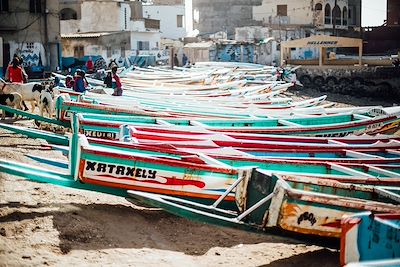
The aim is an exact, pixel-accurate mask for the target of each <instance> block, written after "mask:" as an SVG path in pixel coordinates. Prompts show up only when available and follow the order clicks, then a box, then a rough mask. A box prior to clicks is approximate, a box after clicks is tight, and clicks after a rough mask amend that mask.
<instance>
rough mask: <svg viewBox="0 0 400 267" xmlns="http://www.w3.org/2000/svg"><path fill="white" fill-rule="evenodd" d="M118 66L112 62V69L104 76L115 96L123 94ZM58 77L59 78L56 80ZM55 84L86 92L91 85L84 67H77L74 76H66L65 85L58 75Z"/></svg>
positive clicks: (105, 82)
mask: <svg viewBox="0 0 400 267" xmlns="http://www.w3.org/2000/svg"><path fill="white" fill-rule="evenodd" d="M117 71H118V66H117V65H116V64H115V63H111V64H110V71H108V72H107V75H106V77H105V78H104V84H105V86H106V87H108V88H113V89H114V93H113V94H112V95H113V96H122V84H121V79H120V77H119V76H118V74H117ZM56 79H57V80H56ZM55 84H56V85H57V86H60V87H64V86H65V87H67V88H71V89H73V90H74V91H75V92H79V93H82V92H85V91H86V90H87V88H88V86H89V83H88V81H87V79H86V72H85V70H82V69H77V70H76V71H75V74H74V76H72V75H67V76H66V78H65V85H64V84H62V83H61V82H60V80H59V78H58V77H56V78H55Z"/></svg>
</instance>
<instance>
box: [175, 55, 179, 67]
mask: <svg viewBox="0 0 400 267" xmlns="http://www.w3.org/2000/svg"><path fill="white" fill-rule="evenodd" d="M174 66H176V67H179V60H178V55H177V54H175V55H174Z"/></svg>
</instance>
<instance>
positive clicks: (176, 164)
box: [81, 147, 237, 175]
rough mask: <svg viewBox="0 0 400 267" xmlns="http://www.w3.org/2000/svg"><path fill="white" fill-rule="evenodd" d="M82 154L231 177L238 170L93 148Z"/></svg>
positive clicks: (83, 149) (83, 151) (83, 148)
mask: <svg viewBox="0 0 400 267" xmlns="http://www.w3.org/2000/svg"><path fill="white" fill-rule="evenodd" d="M81 151H82V153H88V154H94V155H97V156H104V157H112V158H117V159H124V160H133V161H136V160H140V161H142V162H146V163H152V164H163V165H168V166H174V167H181V168H191V169H196V170H204V171H211V172H220V173H225V174H230V175H236V174H237V170H236V169H234V168H232V169H228V168H222V167H221V168H219V167H213V166H210V165H202V164H196V163H188V162H182V161H180V160H174V159H165V158H163V159H161V158H156V157H150V156H149V158H147V157H140V156H133V155H123V154H119V153H117V152H106V151H98V150H96V149H92V148H86V147H82V148H81Z"/></svg>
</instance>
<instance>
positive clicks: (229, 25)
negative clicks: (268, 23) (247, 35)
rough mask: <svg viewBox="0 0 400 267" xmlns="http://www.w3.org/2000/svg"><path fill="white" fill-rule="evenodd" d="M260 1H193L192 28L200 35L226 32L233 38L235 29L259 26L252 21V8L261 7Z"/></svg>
mask: <svg viewBox="0 0 400 267" xmlns="http://www.w3.org/2000/svg"><path fill="white" fill-rule="evenodd" d="M261 3H262V0H213V1H212V0H193V12H194V13H195V14H196V13H198V15H199V20H198V21H196V20H195V19H196V17H195V15H194V17H193V19H194V22H193V28H194V29H198V30H199V31H200V34H211V33H215V32H218V31H226V32H227V33H228V37H229V38H233V35H234V32H235V28H236V27H242V26H255V25H260V24H261V23H260V22H257V21H255V20H254V19H253V6H257V5H261Z"/></svg>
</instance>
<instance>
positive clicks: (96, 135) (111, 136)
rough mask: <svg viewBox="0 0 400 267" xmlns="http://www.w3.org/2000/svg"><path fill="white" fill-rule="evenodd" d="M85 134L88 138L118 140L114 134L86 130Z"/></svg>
mask: <svg viewBox="0 0 400 267" xmlns="http://www.w3.org/2000/svg"><path fill="white" fill-rule="evenodd" d="M84 134H85V135H86V136H87V137H94V138H102V139H112V140H116V139H118V135H117V133H112V132H102V131H91V130H84Z"/></svg>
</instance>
